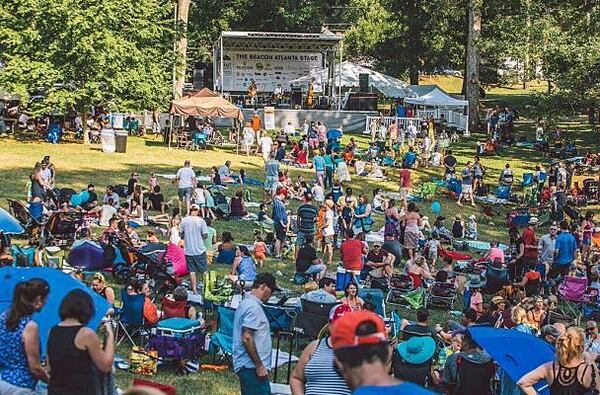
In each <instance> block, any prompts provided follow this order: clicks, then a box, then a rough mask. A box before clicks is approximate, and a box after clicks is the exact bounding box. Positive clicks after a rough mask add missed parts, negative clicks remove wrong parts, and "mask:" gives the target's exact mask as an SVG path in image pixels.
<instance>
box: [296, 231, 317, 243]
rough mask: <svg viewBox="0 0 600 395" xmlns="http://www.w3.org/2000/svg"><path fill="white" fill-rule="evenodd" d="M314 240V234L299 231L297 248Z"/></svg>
mask: <svg viewBox="0 0 600 395" xmlns="http://www.w3.org/2000/svg"><path fill="white" fill-rule="evenodd" d="M314 238H315V234H314V232H313V233H307V232H303V231H301V230H299V231H298V233H297V234H296V245H297V246H301V245H304V243H305V242H306V240H312V239H314Z"/></svg>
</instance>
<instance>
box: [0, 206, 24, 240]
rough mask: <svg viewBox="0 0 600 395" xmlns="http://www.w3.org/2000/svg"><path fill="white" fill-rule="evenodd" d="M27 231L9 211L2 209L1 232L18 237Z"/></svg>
mask: <svg viewBox="0 0 600 395" xmlns="http://www.w3.org/2000/svg"><path fill="white" fill-rule="evenodd" d="M24 231H25V229H23V227H22V226H21V224H20V223H19V221H17V220H16V219H15V217H13V216H12V215H10V213H9V212H8V211H6V210H5V209H3V208H0V232H3V233H6V234H8V235H18V234H21V233H23V232H24Z"/></svg>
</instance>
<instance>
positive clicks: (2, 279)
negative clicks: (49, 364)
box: [0, 267, 110, 356]
mask: <svg viewBox="0 0 600 395" xmlns="http://www.w3.org/2000/svg"><path fill="white" fill-rule="evenodd" d="M32 278H42V279H44V280H46V281H47V282H48V284H49V285H50V295H48V300H47V302H46V305H45V306H44V308H43V309H42V311H40V312H39V313H35V314H34V315H33V319H34V320H35V322H37V324H38V326H39V331H40V342H41V348H42V356H44V355H45V354H46V342H47V340H48V335H49V334H50V329H51V328H52V327H53V326H54V325H56V324H58V323H59V322H60V318H59V317H58V309H59V307H60V302H62V300H63V298H64V297H65V296H66V295H67V293H69V292H70V291H72V290H74V289H77V288H79V289H83V290H84V291H86V292H87V293H88V294H90V295H91V296H92V300H93V301H94V307H95V312H94V316H93V317H92V319H91V320H90V322H89V323H88V325H87V326H88V327H89V328H92V329H94V330H96V329H97V328H98V326H99V325H100V320H101V319H102V317H104V315H106V312H107V311H108V309H109V307H110V306H109V304H108V302H107V301H106V299H104V298H102V297H101V296H100V295H98V294H96V293H95V292H93V291H92V290H91V289H90V288H88V287H87V286H86V285H85V284H84V283H82V282H81V281H79V280H77V279H75V278H73V277H71V276H69V275H68V274H65V273H63V272H61V271H60V270H57V269H51V268H47V267H32V268H13V267H3V268H2V269H0V284H2V286H1V287H0V311H5V310H7V309H8V308H9V306H10V303H11V301H12V296H13V289H14V288H15V286H16V285H17V284H18V283H20V282H22V281H27V280H29V279H32Z"/></svg>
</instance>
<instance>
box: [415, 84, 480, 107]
mask: <svg viewBox="0 0 600 395" xmlns="http://www.w3.org/2000/svg"><path fill="white" fill-rule="evenodd" d="M404 102H405V103H409V104H416V105H419V106H428V107H465V106H468V105H469V102H468V101H466V100H458V99H455V98H453V97H452V96H450V95H448V94H446V93H444V92H442V91H441V90H440V89H438V88H435V89H433V90H432V91H431V92H429V93H427V94H425V95H423V96H419V97H408V98H406V99H404Z"/></svg>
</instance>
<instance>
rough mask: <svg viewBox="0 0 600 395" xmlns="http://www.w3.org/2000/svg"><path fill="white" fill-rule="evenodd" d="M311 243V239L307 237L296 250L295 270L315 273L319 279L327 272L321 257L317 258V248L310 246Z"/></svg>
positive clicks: (307, 273) (309, 273)
mask: <svg viewBox="0 0 600 395" xmlns="http://www.w3.org/2000/svg"><path fill="white" fill-rule="evenodd" d="M312 243H313V241H312V239H310V238H307V239H305V240H304V245H302V246H301V247H300V249H299V250H298V256H297V257H296V272H297V273H302V274H305V275H316V276H317V278H318V279H321V278H323V277H324V276H325V274H326V272H327V266H325V265H324V264H323V261H322V260H321V259H319V258H317V250H315V248H314V247H313V246H312Z"/></svg>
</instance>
